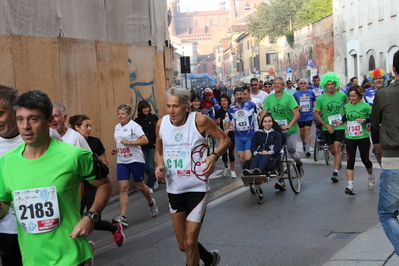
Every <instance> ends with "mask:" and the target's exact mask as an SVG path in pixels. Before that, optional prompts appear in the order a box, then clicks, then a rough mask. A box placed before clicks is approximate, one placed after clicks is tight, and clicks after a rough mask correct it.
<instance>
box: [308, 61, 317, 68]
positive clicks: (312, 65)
mask: <svg viewBox="0 0 399 266" xmlns="http://www.w3.org/2000/svg"><path fill="white" fill-rule="evenodd" d="M309 66H310V67H311V68H316V67H317V64H316V62H315V61H313V62H311V63H310V64H309Z"/></svg>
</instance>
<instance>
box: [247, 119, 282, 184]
mask: <svg viewBox="0 0 399 266" xmlns="http://www.w3.org/2000/svg"><path fill="white" fill-rule="evenodd" d="M282 146H283V138H282V133H281V129H280V126H279V125H278V124H277V122H276V121H274V119H273V118H272V116H271V115H270V114H266V115H265V116H264V117H263V118H262V121H261V123H260V125H259V130H258V131H256V132H255V134H254V135H253V136H252V139H251V153H252V163H251V164H250V169H244V170H243V175H245V176H248V175H262V174H264V173H265V171H266V170H267V166H268V165H269V162H270V161H271V160H273V159H274V158H276V157H278V156H279V155H280V151H281V148H282ZM249 163H250V161H249V162H248V163H247V164H244V168H247V167H248V166H249Z"/></svg>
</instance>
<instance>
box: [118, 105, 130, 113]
mask: <svg viewBox="0 0 399 266" xmlns="http://www.w3.org/2000/svg"><path fill="white" fill-rule="evenodd" d="M119 110H122V111H125V112H126V113H127V114H129V115H130V114H131V113H132V107H131V106H130V105H129V104H127V103H122V104H121V105H119V106H118V109H117V110H116V111H119Z"/></svg>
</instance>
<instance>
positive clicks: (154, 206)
mask: <svg viewBox="0 0 399 266" xmlns="http://www.w3.org/2000/svg"><path fill="white" fill-rule="evenodd" d="M150 214H151V216H152V217H157V216H158V207H157V204H156V201H155V199H154V198H152V204H151V205H150Z"/></svg>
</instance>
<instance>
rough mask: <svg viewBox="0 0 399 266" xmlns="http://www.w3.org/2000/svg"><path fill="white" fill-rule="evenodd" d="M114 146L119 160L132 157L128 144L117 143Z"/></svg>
mask: <svg viewBox="0 0 399 266" xmlns="http://www.w3.org/2000/svg"><path fill="white" fill-rule="evenodd" d="M116 148H117V149H118V157H119V159H120V160H121V161H123V160H125V159H129V158H131V157H133V154H132V152H131V149H130V147H129V146H127V145H123V144H121V143H117V144H116Z"/></svg>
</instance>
